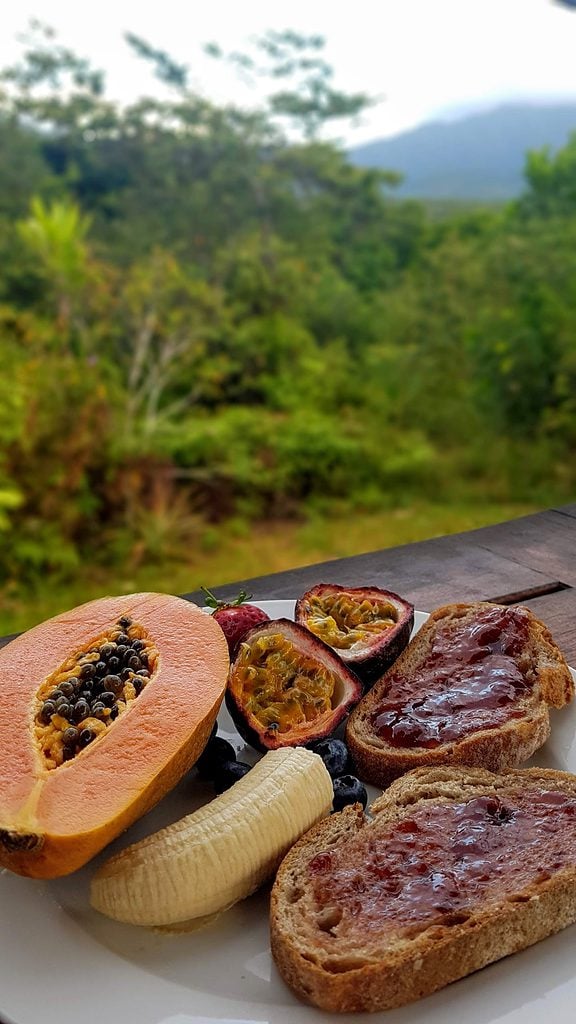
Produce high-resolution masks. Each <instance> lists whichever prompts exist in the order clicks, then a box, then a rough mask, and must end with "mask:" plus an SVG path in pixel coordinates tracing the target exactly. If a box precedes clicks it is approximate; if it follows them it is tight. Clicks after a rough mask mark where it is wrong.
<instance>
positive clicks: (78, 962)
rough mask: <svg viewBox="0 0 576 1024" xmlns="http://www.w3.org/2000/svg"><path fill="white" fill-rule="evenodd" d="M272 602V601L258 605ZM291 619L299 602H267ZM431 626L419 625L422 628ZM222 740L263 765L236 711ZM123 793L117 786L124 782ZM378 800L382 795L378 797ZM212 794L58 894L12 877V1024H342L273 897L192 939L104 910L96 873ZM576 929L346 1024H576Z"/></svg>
mask: <svg viewBox="0 0 576 1024" xmlns="http://www.w3.org/2000/svg"><path fill="white" fill-rule="evenodd" d="M256 603H258V602H256ZM260 607H262V608H264V609H265V610H266V611H267V612H268V614H269V615H270V617H271V618H278V617H281V616H284V617H286V618H291V617H292V616H293V611H294V602H293V601H268V602H261V603H260ZM426 618H427V616H426V615H424V614H423V613H421V612H416V627H415V628H419V627H420V626H421V625H422V623H423V622H424V621H425V619H426ZM575 678H576V676H575ZM552 717H553V726H552V739H551V740H550V742H549V743H547V744H546V746H545V747H543V748H542V750H540V751H539V753H538V756H537V762H538V763H539V764H541V765H546V766H549V767H553V768H563V769H568V770H570V771H576V741H575V735H574V734H575V724H576V707H574V706H572V707H570V708H568V709H565V710H564V711H562V712H552ZM219 723H220V734H221V735H223V736H225V737H227V738H228V739H231V740H232V742H233V743H234V745H235V747H236V748H237V750H238V752H239V759H240V760H250V759H252V760H254V757H255V755H254V754H253V752H248V751H247V750H246V749H245V747H244V744H243V741H242V740H241V739H240V737H239V736H238V735H237V733H236V732H235V730H234V727H233V724H232V721H231V719H230V718H229V716H228V714H227V712H226V711H223V712H222V713H221V714H220V718H219ZM111 783H112V780H111ZM375 792H376V791H375V790H374V791H373V793H375ZM211 795H212V793H211V787H210V786H209V785H208V784H202V783H199V782H198V781H196V780H195V779H194V778H193V777H189V779H188V780H184V781H183V782H182V783H181V784H180V785H179V786H178V787H177V788H176V789H175V790H174V791H173V792H172V793H171V794H170V795H169V796H167V797H166V798H165V799H164V800H163V801H162V802H161V803H160V804H159V806H158V807H157V808H155V809H154V810H153V811H151V812H150V814H148V815H146V817H145V818H143V819H142V820H141V821H139V822H137V824H136V825H134V826H133V827H132V828H131V829H130V830H129V831H128V832H127V833H125V834H124V835H123V836H122V837H121V838H120V839H119V840H117V841H116V842H115V843H114V844H112V846H111V847H108V848H107V850H106V852H105V855H104V854H102V855H101V856H100V857H99V858H96V859H95V860H94V861H92V862H91V863H90V864H89V865H88V866H87V867H86V868H84V869H83V870H82V871H78V872H76V873H75V874H74V875H72V876H70V877H68V878H65V879H59V880H57V881H54V882H39V881H32V880H29V879H24V878H19V877H17V876H16V875H11V874H9V873H8V872H6V871H3V872H1V873H0V907H1V910H0V915H1V916H0V1014H2V1015H3V1016H4V1020H5V1021H10V1022H14V1024H102V1022H106V1024H161V1022H162V1024H207V1022H211V1024H214V1022H217V1021H220V1022H226V1024H245V1022H247V1021H250V1022H252V1021H258V1022H260V1021H268V1022H271V1024H314V1022H318V1021H320V1020H324V1021H326V1020H334V1019H335V1018H334V1017H333V1016H331V1015H328V1014H324V1013H321V1012H320V1011H319V1010H315V1009H312V1008H310V1007H307V1006H304V1005H303V1004H302V1003H300V1002H299V1001H298V1000H297V999H296V998H295V997H294V996H293V995H292V993H291V992H290V990H289V989H288V988H286V986H285V985H284V984H283V982H282V981H281V980H280V978H279V977H278V975H277V973H276V969H275V967H274V965H273V963H272V961H271V958H270V950H269V941H268V924H267V897H266V895H265V894H261V895H256V896H253V897H251V898H250V899H249V900H245V901H244V902H243V903H240V904H238V905H237V906H236V907H234V908H233V909H232V910H230V911H228V912H227V913H226V914H223V915H222V916H221V917H220V918H219V919H218V920H217V921H215V922H214V923H213V924H212V925H210V926H209V927H207V928H204V929H202V930H200V931H197V932H195V933H191V934H187V935H178V936H166V935H160V934H157V933H154V932H149V931H147V930H145V929H137V928H131V927H129V926H127V925H120V924H116V923H115V922H114V921H108V920H107V919H106V918H104V917H101V916H100V915H99V914H97V913H95V912H93V911H92V910H90V907H89V905H88V884H89V880H90V878H91V876H92V873H93V871H94V868H95V866H96V864H97V863H98V862H99V861H100V860H102V859H103V857H104V856H108V854H109V853H110V852H111V850H112V849H117V848H120V847H122V846H125V845H127V843H128V842H133V841H134V840H135V839H140V838H141V837H142V836H144V835H147V834H148V833H150V832H153V831H156V829H158V828H160V827H162V826H163V825H165V824H168V823H169V822H170V821H174V820H176V819H178V818H180V817H182V816H183V815H184V814H186V813H189V812H190V811H191V810H193V809H194V808H195V807H196V806H198V805H199V804H200V803H203V802H205V801H206V800H207V799H210V797H211ZM575 954H576V927H573V928H569V929H567V930H566V931H564V932H561V933H560V934H559V935H556V936H554V937H552V938H550V939H547V940H546V941H545V942H542V943H539V944H538V945H537V946H533V947H531V948H530V949H527V950H525V951H524V952H522V953H517V954H516V955H515V956H512V957H507V958H506V959H505V960H501V961H499V962H498V963H496V964H494V965H492V966H491V967H487V968H485V969H484V970H483V971H480V972H478V973H477V974H475V975H473V976H471V977H469V978H466V979H464V980H463V981H460V982H458V983H456V984H454V985H450V986H448V988H445V989H443V990H442V991H441V992H439V993H437V994H436V995H434V996H431V997H429V998H428V999H426V1001H425V1002H424V1003H415V1004H412V1005H411V1006H407V1007H404V1008H403V1009H401V1010H394V1011H388V1012H387V1013H385V1014H374V1015H371V1016H370V1017H369V1018H368V1017H367V1016H366V1015H346V1016H345V1017H343V1018H341V1019H342V1020H343V1021H346V1024H358V1022H360V1021H363V1022H364V1024H368V1021H382V1024H384V1022H386V1024H414V1022H416V1021H422V1020H424V1019H426V1024H446V1021H447V1020H463V1021H466V1024H488V1022H496V1021H503V1020H506V1022H507V1024H516V1022H517V1024H537V1022H541V1021H543V1020H547V1021H550V1022H552V1024H568V1022H570V1024H572V1022H573V1020H574V1006H575V1005H576V978H575V977H574V975H575V973H576V972H575V968H574V963H575Z"/></svg>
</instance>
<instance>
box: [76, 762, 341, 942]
mask: <svg viewBox="0 0 576 1024" xmlns="http://www.w3.org/2000/svg"><path fill="white" fill-rule="evenodd" d="M332 799H333V790H332V780H331V778H330V776H329V774H328V772H327V770H326V768H325V766H324V763H323V761H322V759H321V758H320V757H319V756H318V755H317V754H313V753H312V751H311V750H306V749H305V748H304V747H283V748H280V749H279V750H271V751H269V752H268V753H267V754H265V756H264V757H263V758H262V760H261V761H259V762H258V763H257V764H256V765H255V766H254V768H252V770H251V771H250V772H249V773H248V774H247V775H245V776H244V777H243V778H242V779H239V780H238V782H235V783H234V785H233V786H232V787H231V788H230V789H228V790H226V792H224V793H222V794H221V795H220V796H218V797H216V799H215V800H212V801H211V803H209V804H206V805H205V806H204V807H201V808H200V809H199V810H198V811H195V812H194V813H193V814H189V815H187V817H185V818H182V819H181V821H177V822H175V824H173V825H169V826H168V827H167V828H163V829H161V830H160V832H156V833H154V834H153V835H151V836H148V837H147V838H146V839H143V840H142V841H141V842H139V843H134V844H133V845H132V846H128V847H127V848H126V849H125V850H122V852H121V853H118V854H116V855H115V856H113V857H111V858H110V859H109V860H107V861H106V862H105V863H104V864H103V865H102V866H101V867H100V868H99V870H98V871H97V872H96V874H95V875H94V878H93V879H92V886H91V893H90V902H91V903H92V906H93V907H95V909H96V910H99V911H100V912H101V913H102V914H106V915H107V916H108V917H113V918H115V919H116V920H117V921H125V922H127V923H129V924H140V925H150V926H153V925H170V924H175V923H176V922H183V921H189V920H190V919H192V918H198V917H205V916H207V915H210V914H215V913H218V912H219V911H222V910H225V909H226V908H228V907H230V906H232V904H233V903H236V902H237V901H238V900H241V899H244V897H246V896H249V895H250V893H252V892H254V890H255V889H257V888H258V887H259V886H260V885H262V883H263V882H265V881H266V879H267V878H269V877H270V876H271V875H272V874H273V873H274V871H275V869H276V868H277V866H278V864H279V863H280V861H281V859H282V857H283V856H284V854H285V853H286V852H287V850H288V849H289V848H290V847H291V846H292V845H293V844H294V843H295V842H296V840H297V839H298V838H299V837H300V836H301V835H302V834H303V833H304V832H306V831H307V830H308V829H309V828H310V827H311V826H312V825H313V824H314V823H315V822H316V821H318V820H319V819H320V818H323V817H325V816H326V815H327V814H328V813H329V811H330V809H331V807H332Z"/></svg>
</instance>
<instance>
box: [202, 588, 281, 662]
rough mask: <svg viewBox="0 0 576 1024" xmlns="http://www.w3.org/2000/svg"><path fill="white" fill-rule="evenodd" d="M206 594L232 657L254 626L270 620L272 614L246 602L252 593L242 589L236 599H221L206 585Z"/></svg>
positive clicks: (207, 602)
mask: <svg viewBox="0 0 576 1024" xmlns="http://www.w3.org/2000/svg"><path fill="white" fill-rule="evenodd" d="M201 590H203V591H204V593H205V594H206V604H207V605H208V607H209V608H214V611H213V612H212V615H213V617H214V618H215V619H216V622H217V623H218V625H219V626H220V629H221V630H222V632H223V633H224V636H225V637H226V639H227V641H228V650H229V651H230V657H231V658H232V657H234V654H235V653H236V650H237V647H238V644H239V643H240V641H241V640H242V638H243V637H245V636H246V633H247V632H248V630H249V629H252V626H258V625H259V624H260V623H261V622H269V621H270V616H269V615H266V612H263V611H262V610H261V608H257V607H256V605H254V604H245V603H244V602H245V601H247V600H248V599H249V598H250V597H252V594H247V593H246V591H245V590H241V591H240V593H239V594H238V597H237V598H236V600H235V601H219V600H218V598H217V597H214V594H212V593H211V591H210V590H207V589H206V587H201Z"/></svg>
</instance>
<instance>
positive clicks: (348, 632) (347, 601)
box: [295, 583, 414, 690]
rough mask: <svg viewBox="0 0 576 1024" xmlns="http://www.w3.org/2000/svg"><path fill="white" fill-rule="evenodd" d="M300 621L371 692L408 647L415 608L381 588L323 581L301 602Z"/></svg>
mask: <svg viewBox="0 0 576 1024" xmlns="http://www.w3.org/2000/svg"><path fill="white" fill-rule="evenodd" d="M295 619H296V622H298V623H299V624H300V625H301V626H304V627H305V628H306V629H308V630H309V631H310V632H311V633H313V634H314V636H317V637H319V639H321V640H322V641H323V642H324V643H326V644H328V646H330V647H331V648H332V650H333V651H335V653H336V654H337V655H338V657H339V658H341V659H342V661H343V662H344V664H345V665H347V666H348V668H351V669H352V670H353V671H354V672H355V673H356V675H357V676H358V677H359V678H360V679H361V681H362V683H363V685H364V689H365V690H366V689H368V688H369V687H370V686H372V685H373V683H375V682H376V680H377V679H379V678H380V676H382V675H383V674H384V672H385V671H386V669H387V668H389V667H390V665H391V664H392V663H393V662H394V661H396V658H397V657H398V655H399V654H401V653H402V651H403V650H404V648H405V647H406V645H407V644H408V641H409V639H410V634H411V632H412V628H413V626H414V606H413V605H411V604H410V602H409V601H405V600H404V598H402V597H400V596H399V595H398V594H395V593H393V591H391V590H382V589H381V588H380V587H341V586H338V584H336V583H318V584H317V586H315V587H312V588H311V590H307V591H306V593H305V594H303V595H302V597H301V598H299V600H298V601H297V602H296V610H295Z"/></svg>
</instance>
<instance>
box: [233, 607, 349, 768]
mask: <svg viewBox="0 0 576 1024" xmlns="http://www.w3.org/2000/svg"><path fill="white" fill-rule="evenodd" d="M361 696H362V685H361V683H360V681H359V680H358V678H357V677H356V676H355V675H354V673H353V672H351V671H350V669H348V668H347V667H346V666H345V665H344V664H343V663H342V661H341V660H340V658H339V657H338V656H337V655H336V654H335V653H334V651H333V650H331V648H330V647H328V646H327V644H325V643H323V641H322V640H320V639H319V638H318V637H316V636H314V635H313V634H312V633H310V632H309V630H307V629H305V628H304V627H303V626H299V625H297V624H296V623H295V622H291V621H290V620H289V619H276V620H275V621H272V622H265V623H263V624H262V625H260V626H256V627H255V628H254V629H252V630H250V632H249V633H248V634H247V636H245V637H244V640H243V641H242V642H241V644H240V647H239V649H238V652H237V654H236V657H235V658H234V661H233V662H232V665H231V667H230V675H229V676H228V686H227V690H226V704H227V706H228V710H229V711H230V714H231V715H232V718H233V719H234V722H235V724H236V728H237V729H238V732H239V733H240V735H241V736H242V737H243V738H244V739H245V740H246V742H247V743H250V745H251V746H253V747H255V748H256V749H257V750H263V751H265V750H277V749H278V747H294V746H303V745H304V744H307V743H310V742H312V740H317V739H321V738H322V737H324V736H330V735H331V733H333V732H334V730H335V729H336V727H337V726H338V725H339V724H340V722H341V721H342V719H344V718H345V717H346V715H347V714H348V713H349V712H350V711H351V710H352V708H353V707H354V705H355V704H356V703H357V702H358V701H359V700H360V697H361Z"/></svg>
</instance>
